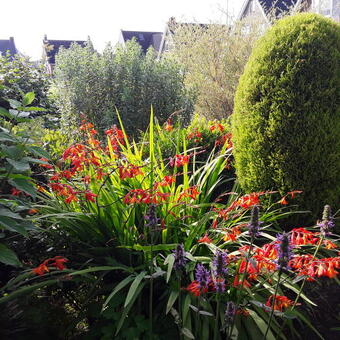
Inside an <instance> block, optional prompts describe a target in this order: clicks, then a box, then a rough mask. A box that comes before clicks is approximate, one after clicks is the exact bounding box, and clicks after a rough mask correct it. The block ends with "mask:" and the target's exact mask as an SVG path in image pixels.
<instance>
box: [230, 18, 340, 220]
mask: <svg viewBox="0 0 340 340" xmlns="http://www.w3.org/2000/svg"><path fill="white" fill-rule="evenodd" d="M339 92H340V26H339V24H337V23H335V22H333V21H331V20H329V19H326V18H324V17H321V16H318V15H314V14H299V15H296V16H293V17H288V18H285V19H282V20H280V21H278V22H277V23H276V24H274V26H273V27H272V28H271V29H270V30H269V31H268V32H267V33H266V35H265V36H264V37H263V38H262V39H261V40H260V42H259V43H258V44H257V46H256V48H255V49H254V51H253V53H252V55H251V57H250V60H249V62H248V64H247V66H246V69H245V72H244V74H243V76H242V77H241V79H240V83H239V87H238V89H237V94H236V98H235V113H234V115H233V142H234V147H235V149H234V156H235V161H236V162H235V166H236V170H237V175H238V178H239V182H240V184H241V186H242V188H243V189H244V190H245V191H248V192H249V191H260V190H266V189H275V190H279V191H280V193H281V194H282V193H283V192H288V191H291V190H302V191H303V194H302V195H301V196H300V198H299V200H298V201H297V202H298V203H300V206H301V207H303V208H305V209H306V208H307V209H309V210H311V211H313V214H315V215H314V217H315V216H316V214H319V213H320V212H321V209H322V207H323V205H324V204H326V203H329V204H337V203H338V200H339V192H340V186H339V185H340V182H339V178H340V168H339V164H340V97H339Z"/></svg>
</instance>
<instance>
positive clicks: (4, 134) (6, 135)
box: [0, 132, 17, 142]
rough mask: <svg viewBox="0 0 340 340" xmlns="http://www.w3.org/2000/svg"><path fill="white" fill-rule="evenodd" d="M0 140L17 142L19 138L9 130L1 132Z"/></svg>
mask: <svg viewBox="0 0 340 340" xmlns="http://www.w3.org/2000/svg"><path fill="white" fill-rule="evenodd" d="M0 142H17V140H16V139H15V138H14V137H13V136H12V135H10V134H9V133H7V132H0Z"/></svg>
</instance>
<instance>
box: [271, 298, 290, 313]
mask: <svg viewBox="0 0 340 340" xmlns="http://www.w3.org/2000/svg"><path fill="white" fill-rule="evenodd" d="M273 299H274V295H271V296H270V297H269V298H268V300H267V302H266V306H267V307H270V308H274V310H277V311H280V312H282V311H283V310H284V309H286V308H288V307H290V306H292V305H293V304H294V302H293V301H292V300H289V299H288V298H287V297H286V296H281V295H276V298H275V302H274V306H273V302H272V301H273Z"/></svg>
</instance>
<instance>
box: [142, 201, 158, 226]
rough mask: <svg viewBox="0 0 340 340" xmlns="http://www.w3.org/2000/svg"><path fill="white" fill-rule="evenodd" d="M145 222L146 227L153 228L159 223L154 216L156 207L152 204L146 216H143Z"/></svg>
mask: <svg viewBox="0 0 340 340" xmlns="http://www.w3.org/2000/svg"><path fill="white" fill-rule="evenodd" d="M144 219H145V221H146V222H147V223H146V224H145V226H146V227H150V228H153V229H154V228H155V227H156V226H157V225H158V223H159V218H157V215H156V206H155V205H154V204H151V205H150V207H149V209H148V212H147V214H146V215H145V216H144Z"/></svg>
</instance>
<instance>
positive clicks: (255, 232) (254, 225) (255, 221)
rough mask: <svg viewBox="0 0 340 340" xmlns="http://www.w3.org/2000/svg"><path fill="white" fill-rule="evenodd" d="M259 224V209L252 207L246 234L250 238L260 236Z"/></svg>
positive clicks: (255, 206)
mask: <svg viewBox="0 0 340 340" xmlns="http://www.w3.org/2000/svg"><path fill="white" fill-rule="evenodd" d="M260 224H261V222H260V221H259V207H258V206H257V205H254V206H253V208H252V210H251V217H250V223H249V224H248V230H249V231H248V232H249V235H250V237H251V238H255V237H258V236H260Z"/></svg>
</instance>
